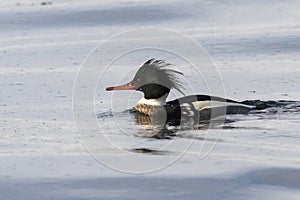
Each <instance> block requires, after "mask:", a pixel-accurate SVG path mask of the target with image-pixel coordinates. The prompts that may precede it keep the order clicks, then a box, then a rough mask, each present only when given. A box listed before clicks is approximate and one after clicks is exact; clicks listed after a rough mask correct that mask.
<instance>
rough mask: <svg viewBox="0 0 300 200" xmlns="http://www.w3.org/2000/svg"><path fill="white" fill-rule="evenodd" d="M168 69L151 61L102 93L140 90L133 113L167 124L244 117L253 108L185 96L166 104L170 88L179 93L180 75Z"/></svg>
mask: <svg viewBox="0 0 300 200" xmlns="http://www.w3.org/2000/svg"><path fill="white" fill-rule="evenodd" d="M170 66H172V65H171V64H169V63H167V62H165V61H163V60H157V59H154V58H152V59H150V60H148V61H147V62H145V63H144V64H143V65H142V66H141V67H140V68H139V70H138V71H137V73H136V74H135V76H134V78H133V80H132V81H131V82H129V83H127V84H125V85H120V86H114V87H108V88H106V90H107V91H113V90H137V91H141V92H143V93H144V98H142V99H141V100H140V101H139V102H138V103H137V104H136V105H135V110H136V112H137V113H139V114H141V113H142V114H144V115H147V116H152V117H153V116H157V113H160V115H161V113H164V115H165V116H166V118H167V120H168V121H170V120H171V121H174V120H175V121H177V122H178V120H181V119H182V118H183V116H184V117H193V118H195V117H197V118H198V119H199V120H210V119H212V118H214V117H218V116H220V115H222V114H223V115H225V114H246V113H248V112H250V111H251V110H252V109H253V108H254V106H250V105H246V104H243V102H238V101H234V100H231V99H225V98H221V97H215V96H209V95H189V96H184V97H181V98H179V99H175V100H172V101H168V102H166V99H167V97H168V95H169V93H170V90H171V89H175V90H177V91H179V92H180V93H182V94H183V86H182V83H181V82H180V79H179V78H180V76H183V73H181V72H179V71H177V70H174V69H171V68H170Z"/></svg>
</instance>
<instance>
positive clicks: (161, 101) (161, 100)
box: [137, 94, 168, 106]
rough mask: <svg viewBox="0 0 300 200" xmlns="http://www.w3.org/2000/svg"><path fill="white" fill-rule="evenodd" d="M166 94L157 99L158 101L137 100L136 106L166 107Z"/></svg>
mask: <svg viewBox="0 0 300 200" xmlns="http://www.w3.org/2000/svg"><path fill="white" fill-rule="evenodd" d="M167 96H168V94H165V95H164V96H162V97H159V98H158V99H145V98H142V99H141V100H139V102H138V103H137V104H146V105H152V106H163V105H166V100H167Z"/></svg>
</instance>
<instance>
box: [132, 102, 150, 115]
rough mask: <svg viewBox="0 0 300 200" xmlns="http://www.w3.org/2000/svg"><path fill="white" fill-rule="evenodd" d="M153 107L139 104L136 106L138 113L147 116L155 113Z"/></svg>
mask: <svg viewBox="0 0 300 200" xmlns="http://www.w3.org/2000/svg"><path fill="white" fill-rule="evenodd" d="M153 107H154V106H151V105H146V104H137V105H136V106H135V109H136V111H138V112H140V113H143V114H145V115H151V113H152V112H153Z"/></svg>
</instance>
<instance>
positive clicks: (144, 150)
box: [125, 148, 171, 155]
mask: <svg viewBox="0 0 300 200" xmlns="http://www.w3.org/2000/svg"><path fill="white" fill-rule="evenodd" d="M125 150H127V151H130V152H133V153H141V154H150V155H167V154H170V153H171V152H169V151H162V150H156V149H148V148H134V149H125Z"/></svg>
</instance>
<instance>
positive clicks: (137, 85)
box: [106, 59, 183, 99]
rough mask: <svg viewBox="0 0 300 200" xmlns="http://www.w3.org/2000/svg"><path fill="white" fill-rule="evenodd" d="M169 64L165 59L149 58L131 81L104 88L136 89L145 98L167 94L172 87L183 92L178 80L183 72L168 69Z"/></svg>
mask: <svg viewBox="0 0 300 200" xmlns="http://www.w3.org/2000/svg"><path fill="white" fill-rule="evenodd" d="M170 66H171V64H169V63H166V62H165V61H162V60H156V59H150V60H148V61H147V62H145V63H144V64H143V65H142V66H141V67H140V68H139V70H138V71H137V73H136V74H135V76H134V78H133V80H132V81H131V82H129V83H127V84H125V85H120V86H114V87H108V88H106V90H107V91H112V90H137V91H141V92H143V93H144V98H145V99H158V98H160V97H162V96H164V95H166V94H168V93H169V92H170V90H171V89H172V88H174V89H176V90H178V91H179V92H181V93H183V92H182V89H183V87H182V84H181V82H180V81H179V76H180V75H183V74H182V73H181V72H179V71H176V70H174V69H170V68H169V67H170Z"/></svg>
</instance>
